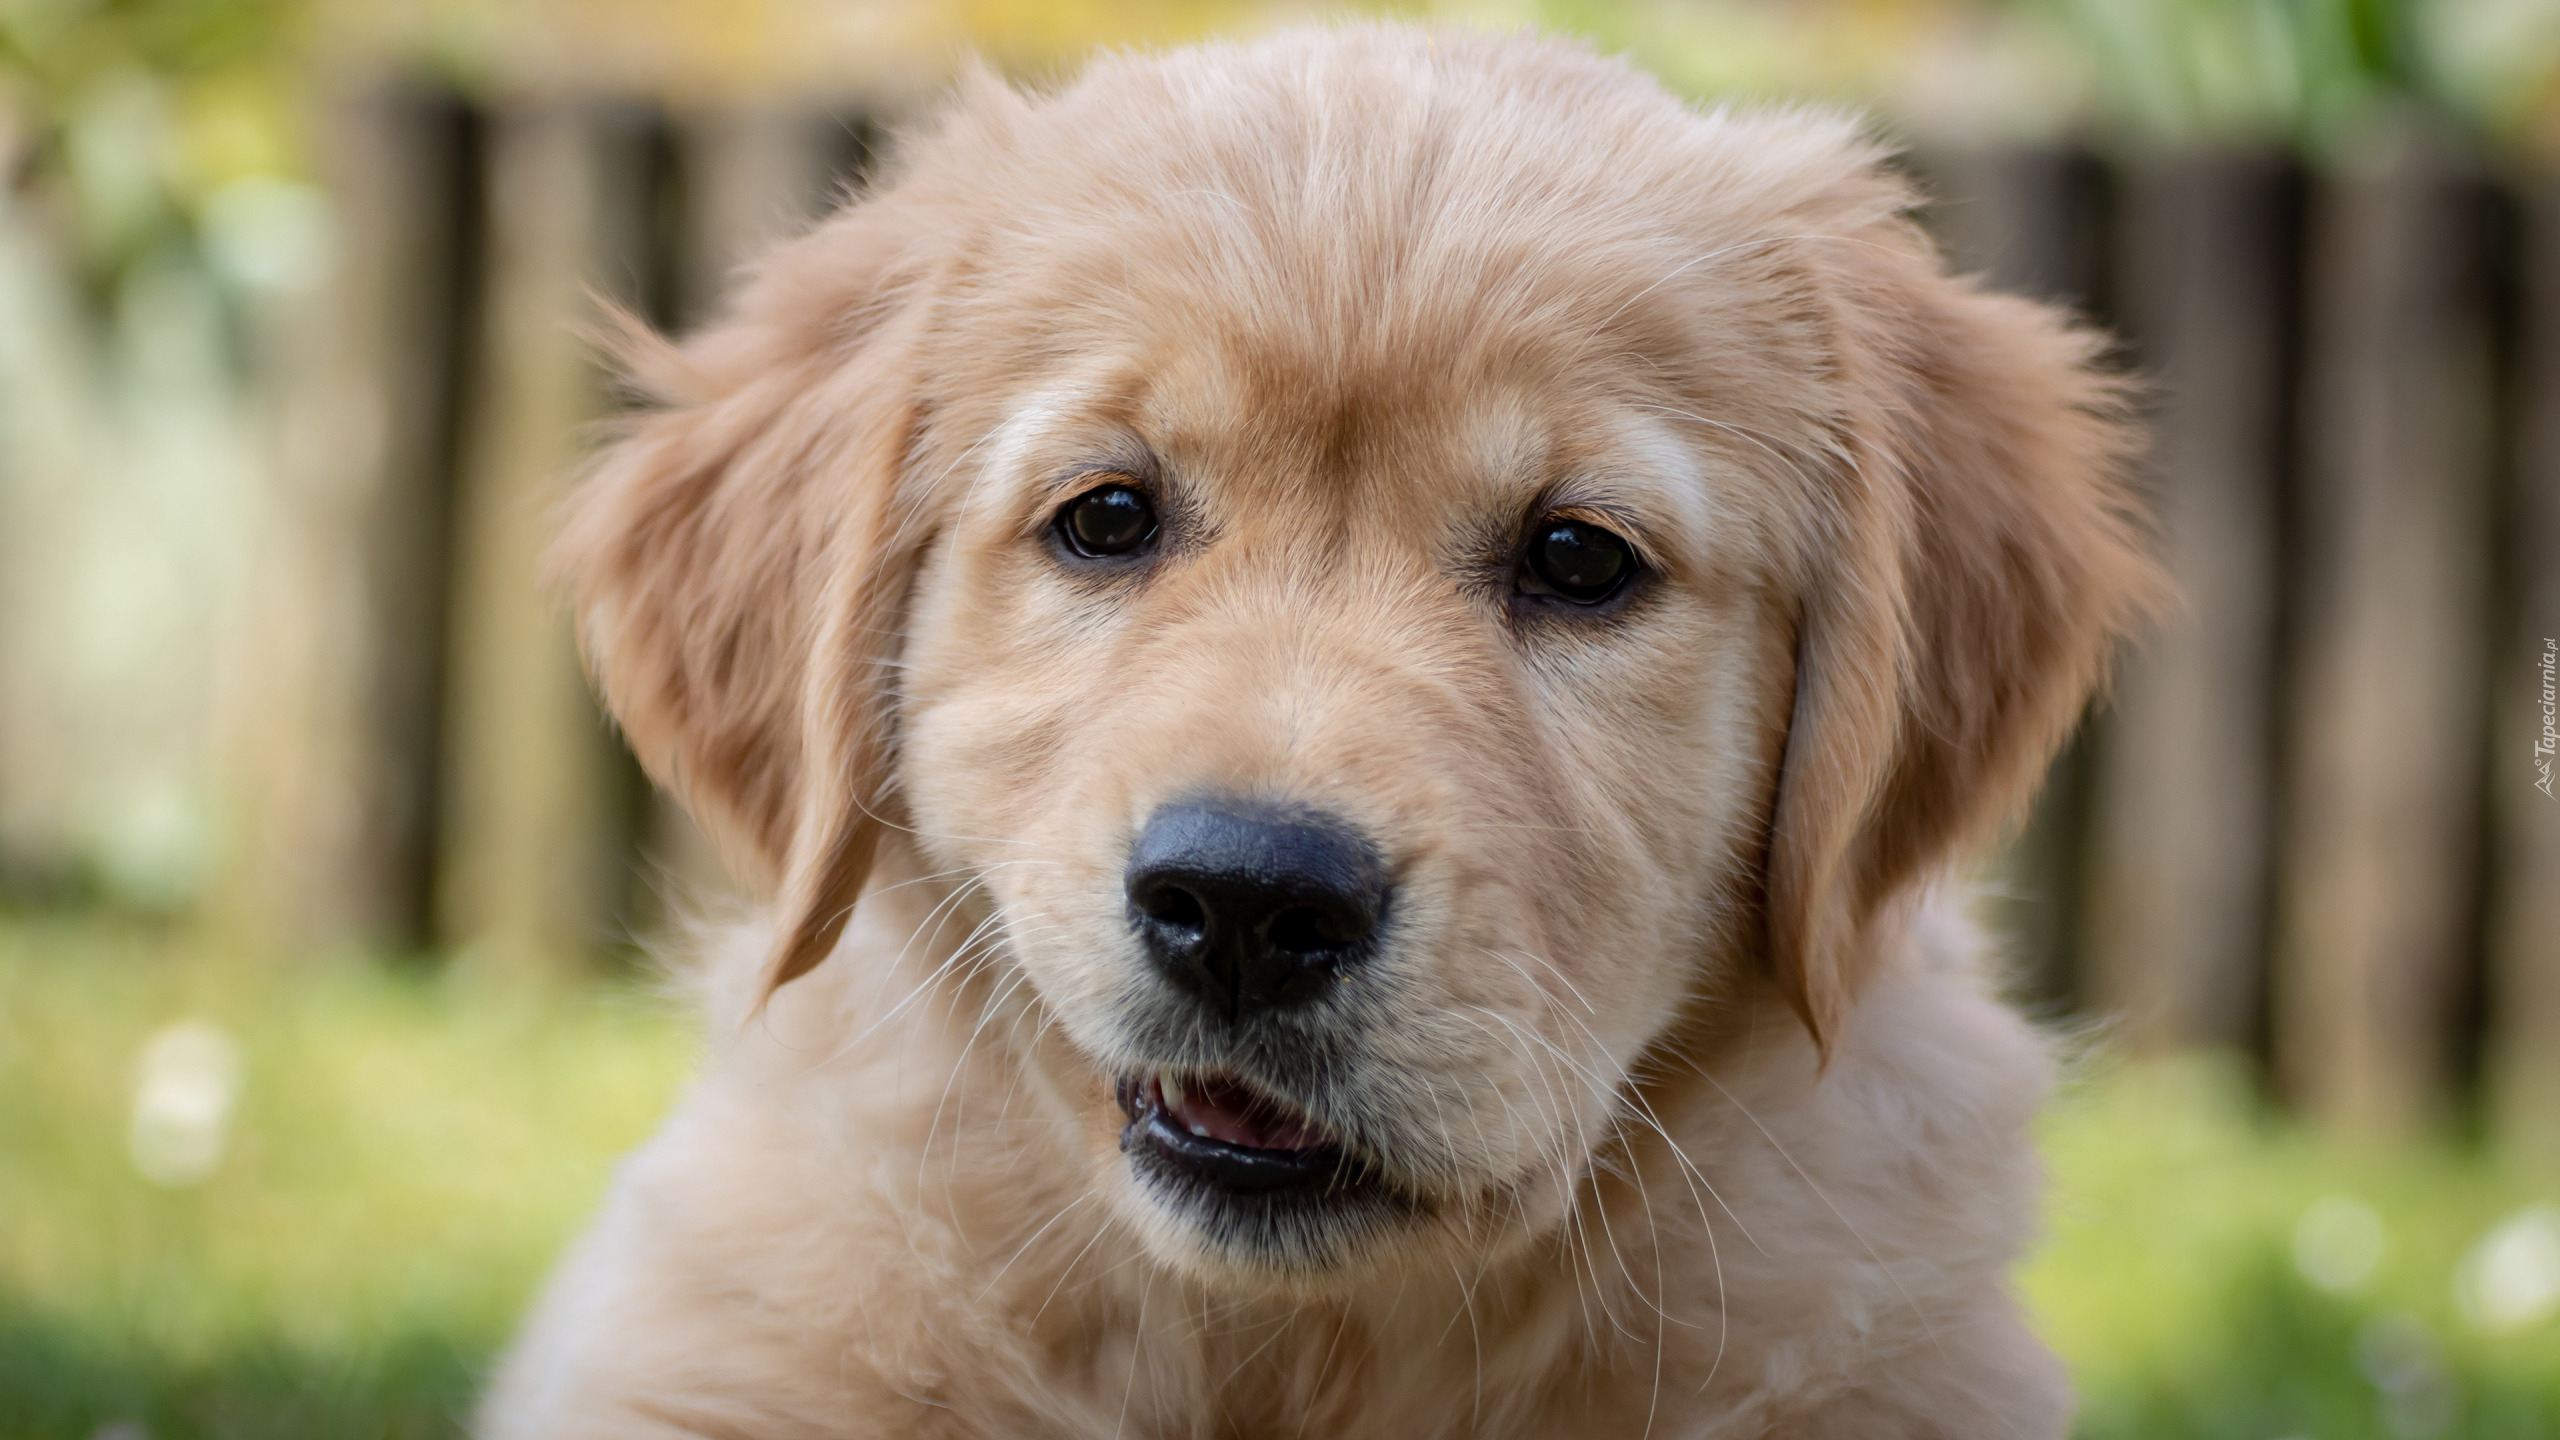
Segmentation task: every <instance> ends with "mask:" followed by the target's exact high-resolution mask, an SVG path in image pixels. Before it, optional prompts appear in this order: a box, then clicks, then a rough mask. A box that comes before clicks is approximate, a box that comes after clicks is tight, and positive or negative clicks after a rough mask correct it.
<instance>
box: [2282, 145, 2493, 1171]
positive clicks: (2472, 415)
mask: <svg viewBox="0 0 2560 1440" xmlns="http://www.w3.org/2000/svg"><path fill="white" fill-rule="evenodd" d="M2468 198H2469V197H2468V196H2467V195H2466V193H2465V190H2464V186H2463V185H2462V184H2460V183H2458V182H2457V181H2456V180H2455V179H2454V178H2453V177H2452V176H2450V175H2449V174H2448V173H2447V172H2446V169H2445V167H2444V166H2443V165H2442V164H2441V163H2440V162H2434V161H2432V160H2431V159H2430V158H2429V157H2428V156H2427V155H2426V154H2425V153H2424V152H2422V151H2420V150H2417V149H2415V148H2403V149H2400V150H2398V151H2397V152H2396V153H2394V154H2392V155H2391V156H2390V157H2389V158H2388V159H2387V160H2384V161H2380V162H2377V163H2374V164H2372V165H2369V166H2367V167H2364V168H2359V169H2356V170H2353V171H2349V172H2345V173H2341V174H2338V175H2335V176H2332V177H2329V178H2328V179H2326V180H2325V181H2324V182H2323V183H2320V184H2318V185H2315V187H2314V190H2313V195H2312V229H2311V235H2312V237H2313V242H2314V243H2313V245H2312V247H2311V254H2310V288H2309V290H2308V301H2307V312H2308V313H2307V315H2306V337H2305V338H2306V347H2307V348H2306V352H2305V367H2306V369H2305V377H2304V393H2305V406H2304V411H2303V425H2304V430H2303V436H2302V447H2303V449H2302V453H2303V457H2304V462H2305V468H2304V474H2303V484H2302V486H2301V488H2300V491H2299V505H2300V512H2301V515H2302V523H2303V530H2302V532H2301V534H2300V535H2299V536H2297V537H2296V543H2298V544H2299V545H2300V547H2301V554H2302V557H2303V569H2302V572H2301V576H2300V584H2301V588H2300V590H2299V592H2298V595H2299V598H2298V601H2297V605H2298V608H2297V611H2296V615H2297V621H2296V623H2295V625H2294V633H2295V634H2296V635H2297V637H2298V644H2297V648H2296V653H2295V656H2294V675H2293V681H2294V684H2293V686H2292V689H2291V694H2290V696H2289V703H2288V716H2287V721H2286V725H2287V737H2286V743H2285V745H2284V753H2283V760H2284V763H2285V765H2286V767H2287V772H2286V775H2285V779H2284V791H2285V801H2284V814H2283V817H2282V824H2283V827H2284V828H2283V835H2282V841H2281V846H2280V856H2281V858H2280V861H2279V877H2280V878H2279V884H2280V887H2281V888H2280V896H2279V901H2278V905H2279V913H2278V940H2277V946H2276V954H2275V960H2276V967H2277V968H2276V972H2275V975H2274V977H2273V978H2274V994H2273V1005H2274V1010H2275V1015H2274V1020H2275V1024H2274V1035H2275V1042H2276V1060H2277V1078H2278V1081H2279V1084H2280V1086H2281V1087H2282V1089H2283V1090H2284V1092H2285V1093H2286V1095H2287V1096H2288V1098H2290V1099H2291V1100H2293V1101H2294V1102H2295V1103H2296V1104H2297V1105H2298V1106H2299V1107H2300V1108H2301V1109H2302V1110H2303V1111H2305V1112H2306V1113H2307V1114H2309V1115H2310V1116H2312V1117H2313V1118H2315V1119H2317V1120H2320V1121H2322V1122H2325V1123H2328V1124H2331V1125H2334V1126H2338V1127H2341V1128H2346V1129H2352V1130H2359V1131H2365V1132H2370V1133H2377V1134H2406V1133H2410V1132H2413V1131H2416V1130H2418V1129H2420V1128H2422V1127H2424V1126H2425V1125H2427V1124H2429V1123H2430V1122H2435V1121H2440V1120H2441V1119H2443V1118H2444V1117H2445V1116H2446V1115H2447V1114H2448V1112H2449V1109H2450V1103H2449V1102H2450V1095H2449V1088H2448V1080H2449V1078H2450V1071H2451V1068H2452V1067H2451V1060H2450V1053H2449V1044H2448V1042H2449V1039H2450V1034H2451V1030H2452V1028H2453V1024H2454V1015H2455V1011H2456V1008H2457V1006H2458V1004H2459V997H2460V992H2461V986H2462V983H2463V979H2464V968H2465V965H2466V962H2467V960H2468V958H2469V956H2468V953H2467V951H2468V950H2469V948H2470V946H2471V944H2472V937H2473V936H2474V935H2475V934H2476V931H2475V928H2474V899H2475V896H2476V894H2477V878H2476V877H2477V872H2476V868H2475V867H2476V865H2477V863H2478V855H2477V850H2478V846H2477V843H2476V842H2477V837H2478V835H2479V832H2480V829H2481V823H2480V816H2479V813H2478V801H2479V798H2480V795H2479V784H2478V781H2479V775H2480V765H2481V761H2482V755H2481V751H2480V748H2479V747H2480V740H2481V731H2482V725H2483V721H2484V718H2485V717H2484V713H2483V710H2482V706H2483V705H2484V703H2485V697H2486V691H2487V681H2486V675H2485V671H2484V666H2485V663H2486V656H2485V654H2484V637H2485V636H2486V634H2487V622H2488V620H2489V613H2488V560H2489V519H2490V517H2489V508H2488V507H2489V502H2490V497H2491V486H2490V484H2489V473H2488V472H2489V466H2490V454H2491V451H2490V445H2489V432H2490V414H2489V411H2488V405H2489V396H2490V394H2491V388H2490V381H2491V371H2490V347H2489V343H2488V335H2487V331H2486V328H2485V325H2484V324H2483V318H2484V317H2483V316H2482V314H2481V313H2480V307H2479V306H2478V305H2477V304H2476V303H2474V302H2475V297H2474V296H2473V295H2472V294H2470V293H2469V288H2468V281H2469V275H2468V273H2467V272H2468V271H2469V269H2470V266H2471V262H2472V259H2473V256H2474V252H2475V249H2476V245H2475V240H2476V236H2475V234H2474V233H2473V229H2472V222H2473V220H2474V214H2473V209H2472V207H2471V206H2470V205H2468V204H2467V203H2466V201H2467V199H2468Z"/></svg>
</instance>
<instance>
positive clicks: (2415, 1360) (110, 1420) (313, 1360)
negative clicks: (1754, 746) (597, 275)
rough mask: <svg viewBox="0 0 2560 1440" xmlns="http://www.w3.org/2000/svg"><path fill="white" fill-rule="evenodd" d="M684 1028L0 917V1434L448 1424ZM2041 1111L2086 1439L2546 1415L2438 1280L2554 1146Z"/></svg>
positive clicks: (2509, 1430) (2062, 1332) (2193, 1103)
mask: <svg viewBox="0 0 2560 1440" xmlns="http://www.w3.org/2000/svg"><path fill="white" fill-rule="evenodd" d="M187 1019H200V1020H205V1021H210V1022H211V1023H213V1024H214V1025H216V1026H219V1027H221V1029H222V1030H224V1031H226V1032H228V1034H229V1035H230V1036H231V1037H233V1039H234V1040H235V1041H236V1042H237V1045H238V1048H239V1052H240V1054H241V1055H242V1057H243V1058H244V1061H245V1064H244V1068H243V1070H242V1084H241V1087H240V1091H239V1094H240V1101H239V1107H238V1112H237V1115H236V1117H235V1119H234V1122H233V1124H232V1126H231V1128H230V1138H229V1144H228V1146H227V1148H226V1150H225V1152H224V1153H223V1156H222V1158H221V1161H220V1163H219V1164H218V1165H217V1166H215V1167H214V1168H213V1169H212V1171H211V1172H210V1173H209V1174H207V1175H206V1176H205V1178H203V1179H202V1180H201V1181H199V1182H196V1183H193V1184H188V1185H181V1186H175V1187H170V1186H162V1185H156V1184H153V1183H151V1182H149V1181H146V1180H145V1179H144V1178H142V1176H141V1175H140V1174H139V1173H138V1172H137V1170H136V1168H135V1162H134V1160H133V1158H132V1157H131V1154H130V1150H129V1140H128V1137H129V1134H130V1129H131V1124H132V1113H133V1107H134V1103H135V1085H136V1073H137V1072H136V1065H137V1057H138V1055H139V1054H140V1053H141V1051H142V1049H143V1047H144V1046H145V1044H146V1043H147V1042H148V1040H149V1039H150V1037H151V1036H153V1035H154V1034H155V1033H161V1032H162V1030H163V1027H165V1026H167V1025H170V1024H171V1023H173V1022H178V1021H182V1020H187ZM691 1057H692V1047H691V1042H690V1040H689V1038H688V1036H687V1033H686V1030H685V1027H684V1025H683V1023H682V1022H681V1020H680V1018H679V1017H677V1016H676V1015H674V1014H673V1013H672V1012H671V1011H670V1010H669V1009H668V1008H667V1007H666V1006H664V1005H663V1004H661V1003H660V1002H658V1001H657V1000H655V999H654V998H651V997H650V996H648V995H647V994H646V993H644V992H642V991H639V990H637V989H634V988H630V987H613V986H606V985H596V986H593V987H589V988H586V989H583V990H574V991H571V992H568V993H564V994H553V995H550V996H547V997H541V996H531V995H526V994H521V993H498V992H493V991H491V990H489V989H487V988H485V987H475V986H473V985H472V984H471V983H470V982H469V981H468V980H467V979H464V978H459V977H454V976H442V977H436V976H428V975H424V974H419V973H411V972H401V971H398V970H394V969H390V968H385V967H377V966H363V965H348V966H343V967H338V968H331V969H311V970H303V971H289V970H284V969H281V968H260V967H258V966H255V965H249V964H244V963H240V962H236V961H235V962H221V961H213V960H208V959H206V958H204V957H203V956H202V954H201V953H200V952H198V951H197V950H195V949H194V948H192V947H190V946H188V945H187V944H185V943H183V942H181V941H179V940H175V939H168V938H155V937H153V936H151V935H149V934H144V933H137V932H133V931H130V930H117V929H111V928H107V927H102V926H99V925H95V924H77V923H72V922H51V921H47V922H30V921H23V920H22V921H0V1440H34V1437H45V1440H57V1437H58V1440H92V1437H96V1436H99V1435H100V1433H101V1432H102V1431H104V1432H106V1433H107V1434H110V1435H117V1436H121V1437H133V1436H135V1435H136V1434H137V1433H139V1434H147V1435H148V1436H150V1437H152V1440H189V1437H234V1436H237V1437H252V1436H256V1437H266V1436H313V1437H334V1436H348V1437H359V1436H360V1437H384V1436H399V1437H409V1436H447V1435H453V1434H455V1433H456V1432H457V1430H458V1426H459V1419H460V1417H461V1416H463V1415H464V1414H466V1413H467V1411H468V1406H469V1402H470V1396H471V1394H472V1392H473V1389H474V1387H475V1386H476V1384H477V1382H478V1378H479V1376H480V1374H481V1372H482V1370H483V1368H484V1367H485V1366H486V1364H487V1363H488V1359H489V1357H490V1356H491V1355H492V1354H493V1353H495V1351H496V1350H497V1348H498V1347H499V1346H501V1345H503V1344H504V1343H505V1340H506V1336H507V1334H508V1332H509V1329H510V1327H511V1326H512V1324H513V1322H514V1319H515V1316H516V1314H517V1312H518V1311H519V1309H520V1308H521V1307H522V1305H523V1304H524V1303H525V1301H526V1300H527V1299H528V1298H529V1297H530V1295H531V1292H532V1289H533V1286H534V1285H535V1284H536V1283H537V1282H538V1280H539V1278H540V1276H541V1273H542V1270H543V1268H544V1266H545V1264H546V1263H547V1262H548V1260H549V1258H550V1256H551V1255H552V1253H553V1252H554V1251H555V1249H556V1248H557V1247H558V1246H559V1245H560V1244H561V1242H562V1241H563V1240H565V1239H566V1238H567V1237H568V1235H569V1234H570V1233H572V1232H573V1231H574V1230H575V1229H576V1227H577V1225H578V1223H579V1221H580V1219H581V1217H582V1216H583V1215H584V1214H585V1212H586V1210H587V1209H588V1207H589V1206H590V1205H592V1204H593V1203H594V1200H595V1197H596V1195H597V1194H598V1192H599V1191H600V1190H601V1188H602V1186H603V1185H604V1182H605V1179H606V1177H607V1175H608V1174H609V1173H610V1170H611V1168H612V1164H613V1161H614V1157H615V1156H616V1155H618V1154H619V1153H620V1152H621V1151H623V1150H624V1149H626V1148H628V1147H629V1146H630V1145H631V1144H633V1143H634V1142H636V1141H637V1140H639V1139H640V1138H641V1137H642V1136H644V1135H645V1134H647V1133H648V1131H649V1129H650V1127H651V1126H652V1124H653V1123H654V1121H655V1119H656V1117H657V1116H658V1115H659V1114H660V1113H661V1112H662V1111H663V1109H664V1108H665V1106H666V1105H667V1103H668V1101H669V1100H670V1098H671V1097H672V1096H673V1094H674V1092H675V1090H676V1088H677V1086H679V1085H680V1084H681V1083H682V1080H683V1077H684V1075H685V1072H686V1070H687V1068H688V1066H689V1064H690V1063H691ZM2046 1140H2047V1149H2048V1151H2049V1153H2050V1154H2051V1156H2052V1159H2053V1164H2054V1170H2055V1179H2056V1193H2055V1197H2054V1207H2053V1214H2054V1219H2053V1224H2052V1233H2051V1238H2050V1241H2049V1243H2048V1244H2047V1245H2046V1246H2045V1248H2044V1249H2043V1250H2041V1251H2040V1252H2039V1254H2038V1256H2037V1258H2036V1260H2035V1261H2034V1263H2033V1264H2032V1265H2031V1266H2030V1267H2029V1269H2028V1271H2027V1273H2026V1274H2025V1276H2024V1277H2023V1282H2022V1283H2023V1286H2024V1289H2025V1291H2026V1294H2027V1296H2028V1297H2029V1299H2030V1301H2031V1303H2032V1304H2033V1305H2034V1307H2035V1309H2036V1310H2037V1312H2038V1314H2039V1316H2040V1318H2041V1323H2042V1325H2043V1328H2044V1330H2045V1332H2046V1333H2047V1334H2048V1335H2050V1336H2051V1337H2052V1338H2053V1339H2054V1341H2055V1343H2056V1344H2058V1345H2059V1346H2061V1348H2062V1349H2063V1350H2064V1352H2065V1353H2066V1354H2067V1355H2068V1356H2069V1357H2070V1358H2071V1360H2072V1363H2073V1365H2074V1367H2075V1370H2076V1371H2077V1373H2078V1375H2079V1378H2080V1383H2081V1386H2082V1390H2083V1393H2084V1396H2085V1410H2084V1415H2083V1420H2082V1424H2081V1433H2082V1435H2083V1436H2084V1437H2087V1440H2117V1437H2126V1440H2130V1437H2144V1440H2154V1437H2189V1436H2193V1437H2215V1440H2218V1437H2230V1440H2286V1437H2297V1436H2298V1437H2316V1440H2361V1437H2374V1440H2423V1437H2429V1436H2444V1437H2456V1436H2460V1437H2483V1440H2487V1437H2496V1440H2522V1437H2528V1436H2552V1437H2560V1320H2545V1321H2543V1322H2541V1323H2540V1324H2539V1325H2538V1326H2535V1327H2532V1328H2529V1329H2527V1330H2524V1331H2522V1332H2519V1333H2513V1334H2507V1335H2503V1336H2490V1335H2485V1334H2482V1333H2480V1332H2479V1331H2478V1330H2476V1329H2475V1328H2474V1327H2473V1326H2472V1325H2470V1324H2469V1323H2467V1322H2466V1321H2465V1320H2464V1319H2463V1318H2462V1315H2461V1313H2460V1310H2459V1307H2458V1306H2457V1305H2456V1303H2455V1299H2454V1289H2453V1278H2452V1277H2453V1275H2454V1272H2455V1269H2456V1267H2457V1265H2458V1264H2459V1263H2460V1261H2461V1259H2462V1257H2463V1255H2464V1254H2465V1253H2466V1252H2468V1251H2469V1250H2470V1248H2471V1247H2472V1246H2474V1245H2475V1244H2476V1243H2477V1242H2478V1240H2479V1238H2480V1237H2481V1236H2482V1235H2483V1234H2484V1233H2485V1232H2487V1231H2488V1230H2489V1229H2490V1227H2492V1226H2493V1225H2495V1224H2496V1223H2498V1222H2499V1221H2500V1220H2501V1219H2503V1218H2504V1217H2507V1216H2509V1215H2511V1214H2513V1213H2514V1212H2516V1211H2517V1210H2518V1209H2519V1208H2520V1207H2522V1206H2524V1205H2527V1204H2530V1203H2536V1202H2542V1203H2548V1202H2552V1201H2554V1200H2560V1179H2555V1177H2552V1176H2547V1175H2546V1176H2541V1177H2531V1176H2525V1175H2520V1174H2516V1173H2512V1172H2509V1171H2507V1170H2504V1169H2501V1168H2500V1167H2499V1166H2497V1165H2496V1164H2494V1163H2492V1162H2490V1161H2488V1160H2485V1159H2483V1158H2481V1157H2478V1156H2476V1155H2471V1154H2467V1153H2463V1152H2459V1151H2455V1150H2451V1149H2447V1150H2403V1151H2393V1152H2358V1151H2354V1150H2350V1149H2345V1148H2340V1147H2337V1146H2334V1145H2328V1144H2323V1143H2321V1142H2318V1141H2315V1140H2314V1139H2312V1138H2310V1137H2308V1136H2306V1135H2304V1134H2303V1133H2301V1132H2299V1131H2298V1130H2295V1129H2292V1128H2289V1127H2287V1126H2284V1125H2282V1124H2280V1123H2278V1122H2276V1121H2275V1120H2274V1119H2272V1118H2271V1117H2269V1116H2267V1115H2266V1114H2264V1113H2263V1112H2262V1111H2261V1109H2260V1108H2259V1107H2258V1106H2257V1105H2256V1104H2255V1103H2254V1102H2253V1101H2252V1100H2251V1099H2250V1097H2249V1094H2248V1091H2247V1088H2246V1086H2245V1085H2244V1084H2243V1083H2242V1082H2241V1081H2240V1079H2239V1078H2238V1075H2237V1072H2236V1070H2235V1069H2233V1068H2232V1067H2229V1066H2223V1065H2217V1064H2215V1063H2213V1062H2210V1061H2185V1062H2179V1063H2175V1064H2169V1065H2154V1066H2150V1067H2144V1068H2115V1069H2102V1070H2097V1071H2093V1073H2092V1075H2091V1076H2090V1077H2089V1078H2087V1079H2084V1080H2083V1081H2081V1082H2080V1083H2078V1084H2076V1085H2075V1086H2074V1087H2073V1088H2072V1090H2071V1091H2070V1093H2069V1094H2068V1095H2067V1096H2066V1097H2065V1099H2064V1101H2063V1103H2062V1104H2061V1105H2060V1106H2058V1107H2057V1108H2056V1110H2055V1111H2054V1113H2053V1114H2052V1116H2051V1117H2050V1118H2049V1120H2048V1122H2047V1134H2046ZM2340 1196H2343V1197H2350V1198H2352V1199H2353V1200H2355V1201H2358V1202H2360V1203H2361V1204H2363V1205H2365V1206H2367V1207H2369V1208H2370V1210H2371V1212H2372V1213H2373V1214H2374V1215H2376V1216H2378V1217H2379V1218H2380V1219H2381V1221H2382V1233H2383V1236H2384V1241H2385V1243H2384V1247H2383V1251H2382V1255H2381V1258H2380V1260H2379V1262H2378V1264H2376V1265H2375V1266H2374V1267H2373V1269H2372V1274H2371V1276H2370V1278H2369V1279H2368V1280H2366V1281H2365V1282H2364V1284H2363V1285H2362V1286H2361V1287H2360V1288H2357V1289H2354V1290H2353V1291H2352V1293H2349V1294H2346V1295H2337V1294H2332V1293H2328V1292H2326V1291H2323V1290H2320V1289H2317V1288H2315V1287H2314V1286H2312V1285H2311V1284H2310V1283H2308V1282H2307V1281H2306V1280H2305V1279H2303V1278H2302V1276H2301V1275H2300V1274H2298V1273H2297V1270H2296V1262H2295V1258H2294V1239H2293V1237H2294V1232H2295V1229H2296V1226H2297V1223H2298V1222H2299V1220H2300V1217H2301V1216H2302V1215H2303V1213H2304V1211H2305V1210H2306V1208H2308V1207H2309V1206H2311V1205H2312V1204H2314V1203H2315V1202H2316V1201H2319V1200H2321V1199H2323V1198H2324V1197H2340ZM116 1426H126V1427H138V1429H137V1428H125V1429H122V1430H115V1429H111V1428H110V1427H116Z"/></svg>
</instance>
